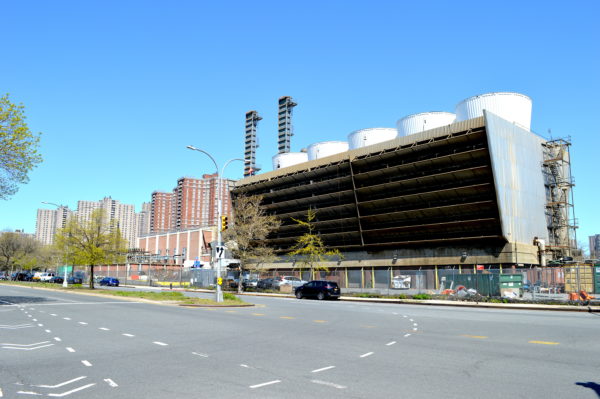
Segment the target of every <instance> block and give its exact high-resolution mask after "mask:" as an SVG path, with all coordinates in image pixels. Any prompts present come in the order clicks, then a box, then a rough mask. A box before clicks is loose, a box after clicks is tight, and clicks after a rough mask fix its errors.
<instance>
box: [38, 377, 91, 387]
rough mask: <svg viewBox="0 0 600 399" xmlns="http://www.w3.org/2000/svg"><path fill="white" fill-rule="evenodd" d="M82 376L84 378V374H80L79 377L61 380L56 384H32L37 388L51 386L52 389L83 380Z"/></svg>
mask: <svg viewBox="0 0 600 399" xmlns="http://www.w3.org/2000/svg"><path fill="white" fill-rule="evenodd" d="M84 378H86V376H85V375H82V376H81V377H77V378H73V379H72V380H69V381H65V382H61V383H60V384H56V385H33V386H34V387H38V388H52V389H54V388H60V387H63V386H65V385H68V384H70V383H72V382H75V381H79V380H83V379H84Z"/></svg>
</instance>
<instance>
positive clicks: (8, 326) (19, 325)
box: [0, 324, 33, 330]
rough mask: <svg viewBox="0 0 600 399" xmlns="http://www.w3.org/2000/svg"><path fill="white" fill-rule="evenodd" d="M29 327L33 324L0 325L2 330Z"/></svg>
mask: <svg viewBox="0 0 600 399" xmlns="http://www.w3.org/2000/svg"><path fill="white" fill-rule="evenodd" d="M29 327H33V324H14V325H12V326H11V325H8V324H5V325H0V328H1V329H4V330H18V329H19V328H29Z"/></svg>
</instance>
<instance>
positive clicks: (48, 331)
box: [44, 330, 52, 333]
mask: <svg viewBox="0 0 600 399" xmlns="http://www.w3.org/2000/svg"><path fill="white" fill-rule="evenodd" d="M44 331H46V332H47V333H51V332H52V331H50V330H44Z"/></svg>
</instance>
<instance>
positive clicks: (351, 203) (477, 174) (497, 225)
mask: <svg viewBox="0 0 600 399" xmlns="http://www.w3.org/2000/svg"><path fill="white" fill-rule="evenodd" d="M282 99H284V98H282ZM286 99H289V100H280V107H281V105H282V103H283V104H285V103H286V102H288V101H289V102H290V103H292V104H293V105H296V104H295V103H293V102H292V101H291V98H287V97H286ZM531 111H532V102H531V99H530V98H529V97H527V96H524V95H522V94H518V93H489V94H484V95H480V96H474V97H470V98H468V99H466V100H464V101H462V102H460V103H458V105H457V106H456V110H455V113H449V112H425V113H420V114H414V115H409V116H407V117H404V118H401V119H400V120H398V122H397V127H396V128H389V127H388V128H372V129H361V130H357V131H355V132H352V133H350V135H349V136H348V141H347V142H340V141H327V142H321V143H314V144H312V145H310V146H309V147H308V149H307V150H306V151H305V152H302V151H301V152H291V151H290V148H291V146H290V134H288V133H287V131H286V130H285V129H283V128H287V129H288V130H289V126H291V121H290V120H289V116H287V114H286V112H287V111H286V110H285V109H284V110H283V115H284V116H286V119H285V121H284V122H285V123H284V124H283V125H281V127H282V130H280V132H279V133H280V134H279V141H278V145H279V153H278V154H276V155H275V156H273V169H274V170H273V171H271V172H267V173H262V174H259V175H246V177H245V178H244V179H242V180H240V181H238V182H237V183H236V186H235V188H234V190H233V193H232V194H233V196H234V197H236V196H240V195H262V196H263V207H264V209H265V210H266V211H267V212H268V213H269V214H273V215H276V216H278V217H279V218H280V219H281V221H282V225H281V227H280V228H279V229H278V230H277V231H275V232H273V234H271V236H270V237H269V238H268V240H267V244H268V245H269V246H272V247H273V248H275V249H276V251H277V253H278V254H279V258H278V260H277V261H275V262H273V263H271V264H268V265H266V266H265V267H267V268H277V269H293V268H295V266H296V262H297V259H293V258H290V257H289V256H288V255H287V252H288V251H289V249H290V248H291V246H293V245H294V244H295V243H296V240H297V239H298V237H299V236H300V235H302V234H303V233H304V230H303V229H302V228H301V227H299V226H298V224H297V223H296V222H294V221H293V220H292V218H296V219H297V218H303V217H305V216H306V214H307V211H308V210H309V209H313V210H315V211H316V217H317V220H316V222H315V228H316V230H317V231H318V233H319V234H320V235H321V237H322V238H323V240H324V242H325V244H326V245H327V246H328V247H330V248H337V249H338V250H340V251H341V253H342V254H343V257H342V258H340V259H331V260H330V261H329V262H328V263H327V264H326V265H325V266H328V267H329V268H334V269H337V270H339V269H340V268H342V269H353V268H361V270H363V273H364V269H365V268H368V269H369V271H372V272H373V273H374V274H376V273H377V269H378V268H381V269H382V270H389V269H390V268H392V267H393V268H404V267H406V268H411V269H415V268H417V269H418V268H424V269H427V268H433V267H436V268H437V267H471V268H473V267H474V266H475V265H485V266H487V267H498V266H500V267H502V266H532V265H542V266H543V265H545V262H546V260H550V259H558V258H560V257H563V256H569V255H570V254H571V251H572V249H573V248H572V246H573V245H574V242H575V237H574V232H575V228H576V223H575V220H574V212H573V195H572V186H573V183H572V177H571V173H570V154H569V146H570V142H569V141H567V140H547V139H545V138H543V137H540V136H539V135H537V134H535V133H533V132H532V131H531V130H530V124H531ZM355 270H356V269H355ZM386 273H387V272H386Z"/></svg>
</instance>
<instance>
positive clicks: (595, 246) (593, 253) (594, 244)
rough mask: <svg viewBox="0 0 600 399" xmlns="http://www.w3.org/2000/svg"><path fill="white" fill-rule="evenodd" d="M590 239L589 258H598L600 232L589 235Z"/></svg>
mask: <svg viewBox="0 0 600 399" xmlns="http://www.w3.org/2000/svg"><path fill="white" fill-rule="evenodd" d="M589 239H590V258H592V259H598V258H600V234H594V235H593V236H589Z"/></svg>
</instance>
